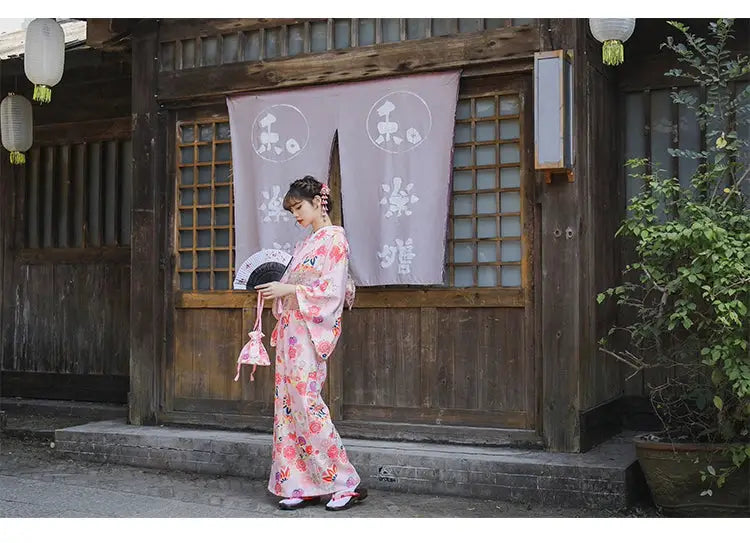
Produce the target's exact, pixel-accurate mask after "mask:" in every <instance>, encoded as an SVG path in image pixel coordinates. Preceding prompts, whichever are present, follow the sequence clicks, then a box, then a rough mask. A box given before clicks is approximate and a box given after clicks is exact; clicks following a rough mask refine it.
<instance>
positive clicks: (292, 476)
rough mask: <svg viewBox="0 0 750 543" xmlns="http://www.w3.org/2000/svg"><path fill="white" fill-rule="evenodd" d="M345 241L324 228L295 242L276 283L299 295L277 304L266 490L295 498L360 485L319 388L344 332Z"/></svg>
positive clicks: (349, 290)
mask: <svg viewBox="0 0 750 543" xmlns="http://www.w3.org/2000/svg"><path fill="white" fill-rule="evenodd" d="M348 265H349V244H348V242H347V241H346V237H345V235H344V229H343V228H341V227H340V226H326V227H323V228H321V229H319V230H318V231H317V232H314V233H313V234H311V235H310V236H309V237H308V238H307V239H305V240H304V241H303V242H301V243H300V244H298V245H297V247H296V248H295V251H294V256H293V258H292V261H291V263H290V264H289V267H288V268H287V271H286V273H285V274H284V277H282V278H281V282H283V283H290V284H296V285H298V286H297V292H296V296H287V297H285V298H283V299H279V300H277V301H276V303H275V304H274V309H273V313H274V316H275V317H276V318H277V320H278V322H277V324H276V328H274V331H273V334H272V335H271V345H272V346H275V347H276V391H275V399H274V417H273V443H274V445H273V452H272V460H273V463H272V466H271V475H270V479H269V481H268V489H269V490H270V491H271V492H273V493H274V494H276V495H277V496H283V497H287V498H297V497H303V496H321V495H325V494H332V493H334V492H340V491H347V490H348V491H351V490H353V489H354V488H356V487H357V485H358V484H359V483H360V478H359V475H357V472H356V470H355V469H354V467H353V466H352V465H351V464H350V463H349V460H348V459H347V456H346V451H345V450H344V446H343V445H342V444H341V438H340V437H339V434H338V432H337V431H336V429H335V428H334V426H333V422H332V421H331V416H330V414H329V412H328V407H327V406H326V404H325V403H324V402H323V399H322V397H321V390H322V388H323V383H324V382H325V378H326V369H327V368H326V361H327V359H328V357H329V356H330V355H331V353H332V352H333V348H334V347H335V346H336V342H337V341H338V339H339V337H340V335H341V313H342V310H343V307H344V300H345V298H347V297H349V296H353V286H350V285H351V283H350V282H349V281H348Z"/></svg>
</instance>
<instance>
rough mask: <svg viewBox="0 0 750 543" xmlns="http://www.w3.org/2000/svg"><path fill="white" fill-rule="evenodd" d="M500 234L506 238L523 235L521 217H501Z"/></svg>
mask: <svg viewBox="0 0 750 543" xmlns="http://www.w3.org/2000/svg"><path fill="white" fill-rule="evenodd" d="M500 234H501V235H502V236H503V237H504V238H514V237H520V236H521V217H501V218H500Z"/></svg>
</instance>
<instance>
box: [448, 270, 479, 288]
mask: <svg viewBox="0 0 750 543" xmlns="http://www.w3.org/2000/svg"><path fill="white" fill-rule="evenodd" d="M453 283H454V285H455V286H457V287H473V286H474V270H473V269H472V268H467V267H460V268H456V270H455V277H454V280H453Z"/></svg>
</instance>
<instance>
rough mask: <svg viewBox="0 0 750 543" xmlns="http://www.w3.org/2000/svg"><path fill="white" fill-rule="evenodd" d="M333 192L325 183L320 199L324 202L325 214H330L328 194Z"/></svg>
mask: <svg viewBox="0 0 750 543" xmlns="http://www.w3.org/2000/svg"><path fill="white" fill-rule="evenodd" d="M329 194H331V189H330V187H329V186H328V185H327V184H325V183H323V186H322V187H321V189H320V199H321V201H322V202H323V214H324V215H328V195H329Z"/></svg>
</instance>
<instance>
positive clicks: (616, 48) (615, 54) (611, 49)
mask: <svg viewBox="0 0 750 543" xmlns="http://www.w3.org/2000/svg"><path fill="white" fill-rule="evenodd" d="M602 60H604V64H606V65H607V66H617V65H618V64H622V62H623V60H625V48H624V47H623V46H622V42H621V41H620V40H607V41H605V42H604V44H603V45H602Z"/></svg>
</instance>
